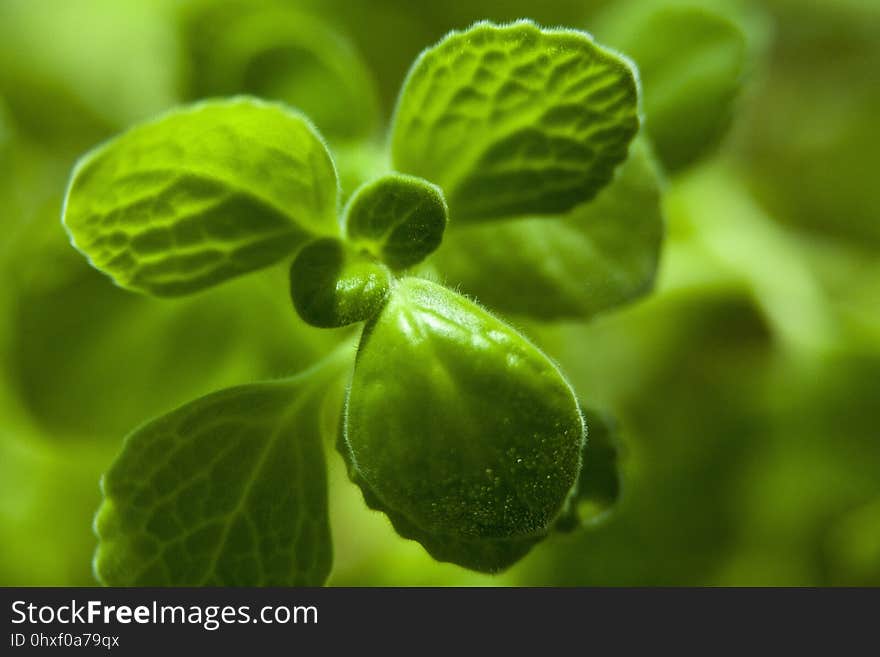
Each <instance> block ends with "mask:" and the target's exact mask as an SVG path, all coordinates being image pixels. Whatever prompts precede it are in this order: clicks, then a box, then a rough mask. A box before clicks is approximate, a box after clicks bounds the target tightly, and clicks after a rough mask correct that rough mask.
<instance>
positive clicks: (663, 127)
mask: <svg viewBox="0 0 880 657" xmlns="http://www.w3.org/2000/svg"><path fill="white" fill-rule="evenodd" d="M704 4H705V3H704ZM704 4H693V3H690V2H681V1H680V0H663V1H662V2H653V3H647V4H646V3H644V2H638V3H632V2H630V3H622V4H618V5H615V6H614V9H613V11H612V13H611V14H610V15H609V16H608V17H606V19H605V24H604V26H600V29H599V30H598V33H599V34H601V35H602V37H603V38H604V39H606V40H607V42H608V43H609V44H611V45H613V46H614V47H616V48H619V49H620V50H621V51H623V52H625V53H626V54H627V55H629V56H630V57H632V58H633V59H634V60H635V62H636V64H638V67H639V74H640V77H641V80H642V88H643V92H644V96H643V97H644V109H645V127H646V128H647V131H648V134H649V135H650V136H651V139H652V140H653V142H654V146H655V148H656V150H657V154H658V155H659V157H660V159H661V161H662V162H663V164H664V166H666V167H667V168H668V169H669V170H672V171H676V170H679V169H682V168H683V167H686V166H688V165H690V164H693V163H694V162H696V161H697V160H699V159H700V158H701V157H703V156H705V155H707V154H708V153H709V152H710V151H712V150H713V149H714V148H716V147H717V146H718V143H719V142H720V141H721V138H722V137H723V136H724V134H725V133H726V132H727V129H728V128H729V126H730V123H731V121H732V119H733V114H734V105H735V100H736V98H737V96H738V94H739V92H740V89H741V87H742V84H743V78H744V76H745V71H746V63H747V60H748V48H747V43H746V35H745V33H744V32H743V30H742V29H741V28H740V27H739V25H738V24H737V23H736V22H734V20H732V19H731V18H728V17H727V16H725V15H723V14H721V13H719V12H717V11H716V10H713V9H711V8H706V7H705V6H704Z"/></svg>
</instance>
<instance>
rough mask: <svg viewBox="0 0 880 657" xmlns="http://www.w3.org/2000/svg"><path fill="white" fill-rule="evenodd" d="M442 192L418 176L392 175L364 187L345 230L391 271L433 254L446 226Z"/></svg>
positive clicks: (352, 203) (348, 214)
mask: <svg viewBox="0 0 880 657" xmlns="http://www.w3.org/2000/svg"><path fill="white" fill-rule="evenodd" d="M446 215H447V209H446V200H445V199H444V198H443V192H442V190H441V189H440V188H439V187H437V186H436V185H432V184H431V183H429V182H428V181H426V180H422V179H421V178H416V177H414V176H405V175H401V174H390V175H386V176H382V177H381V178H378V179H376V180H373V181H372V182H370V183H367V184H366V185H364V186H363V187H361V188H360V189H359V190H357V192H355V195H354V196H353V197H352V199H351V201H350V202H349V205H348V208H347V209H346V213H345V234H346V237H347V238H348V239H349V240H351V241H352V242H353V243H354V244H355V245H357V246H358V247H360V248H364V249H366V250H367V251H369V252H370V253H373V254H374V255H375V256H376V257H377V258H379V259H380V260H382V262H384V263H385V264H387V265H388V266H389V267H391V268H392V269H406V268H408V267H412V266H413V265H415V264H418V263H419V262H421V261H422V260H424V259H425V258H426V257H427V256H428V255H430V254H431V253H432V252H433V251H434V250H435V249H436V248H437V247H438V246H439V245H440V241H441V240H442V239H443V231H444V230H445V229H446Z"/></svg>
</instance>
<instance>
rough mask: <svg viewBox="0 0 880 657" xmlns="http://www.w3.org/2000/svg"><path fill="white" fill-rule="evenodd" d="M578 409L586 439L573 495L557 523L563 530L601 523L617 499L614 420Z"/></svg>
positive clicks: (617, 448)
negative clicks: (583, 424) (581, 416)
mask: <svg viewBox="0 0 880 657" xmlns="http://www.w3.org/2000/svg"><path fill="white" fill-rule="evenodd" d="M581 412H582V413H583V414H584V419H585V420H586V423H587V440H586V442H585V443H584V450H583V456H582V463H583V465H582V466H581V472H580V475H579V476H578V482H577V484H576V486H575V488H574V494H573V495H572V497H571V498H570V499H569V501H568V507H567V509H566V511H565V512H564V513H563V515H562V516H560V518H559V521H558V522H557V523H556V529H557V530H558V531H563V532H567V531H572V530H574V529H578V528H582V527H591V526H595V525H596V524H598V523H600V522H602V521H603V520H604V519H606V518H607V517H608V515H609V514H610V512H611V509H612V508H613V507H614V505H615V504H617V500H618V499H619V498H620V472H619V469H618V457H619V453H620V447H619V445H618V441H617V436H616V427H615V424H614V421H613V419H612V418H608V417H604V416H603V415H602V414H600V413H598V412H596V411H591V410H588V409H585V408H583V407H582V408H581Z"/></svg>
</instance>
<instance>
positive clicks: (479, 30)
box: [391, 21, 639, 223]
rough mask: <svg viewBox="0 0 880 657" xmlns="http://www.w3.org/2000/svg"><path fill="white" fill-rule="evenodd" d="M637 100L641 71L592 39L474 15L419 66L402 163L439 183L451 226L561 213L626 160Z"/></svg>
mask: <svg viewBox="0 0 880 657" xmlns="http://www.w3.org/2000/svg"><path fill="white" fill-rule="evenodd" d="M637 106H638V85H637V82H636V75H635V72H634V71H633V69H632V67H631V66H630V64H629V63H628V62H627V61H626V60H625V59H623V58H622V57H620V56H618V55H616V54H613V53H612V52H610V51H608V50H606V49H604V48H602V47H600V46H599V45H597V44H596V43H595V42H594V41H593V39H592V37H590V35H588V34H586V33H584V32H577V31H574V30H561V29H556V30H545V29H541V28H539V27H538V26H536V25H535V24H533V23H531V22H529V21H518V22H516V23H512V24H510V25H504V26H499V25H494V24H492V23H477V24H476V25H474V26H473V27H471V28H470V29H468V30H466V31H464V32H452V33H450V34H449V35H448V36H447V37H445V38H444V39H443V40H442V41H441V42H440V43H439V44H438V45H436V46H434V47H433V48H429V49H428V50H426V51H425V52H424V53H422V55H421V56H420V57H419V58H418V59H417V60H416V62H415V64H414V65H413V67H412V69H411V70H410V72H409V75H408V76H407V79H406V82H405V83H404V86H403V89H402V91H401V94H400V99H399V102H398V106H397V111H396V115H395V119H394V125H393V127H392V141H391V150H392V158H393V164H394V167H395V168H396V169H397V170H399V171H403V172H406V173H411V174H415V175H418V176H421V177H422V178H426V179H428V180H430V181H431V182H434V183H437V184H438V185H440V186H441V187H442V188H443V191H444V192H445V194H446V199H447V201H448V202H449V208H450V216H451V217H452V220H453V222H456V221H457V222H462V223H464V222H470V221H475V220H483V219H495V218H503V217H510V216H517V215H524V214H538V213H540V214H544V213H562V212H566V211H568V210H570V209H572V208H573V207H575V206H576V205H579V204H580V203H583V202H585V201H588V200H589V199H591V198H593V197H594V196H595V195H596V194H597V193H598V191H599V190H600V189H601V188H602V187H603V186H604V185H605V184H606V183H607V182H608V181H609V180H611V177H612V174H613V173H614V168H615V167H616V166H617V165H618V164H620V163H621V162H623V160H625V159H626V153H627V148H628V146H629V142H630V140H631V139H632V138H633V136H635V134H636V132H637V131H638V126H639V117H638V110H637Z"/></svg>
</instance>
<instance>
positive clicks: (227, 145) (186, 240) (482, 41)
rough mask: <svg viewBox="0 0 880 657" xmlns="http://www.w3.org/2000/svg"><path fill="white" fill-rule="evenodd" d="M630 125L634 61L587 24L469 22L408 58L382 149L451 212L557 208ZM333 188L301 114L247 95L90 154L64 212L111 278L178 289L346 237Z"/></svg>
mask: <svg viewBox="0 0 880 657" xmlns="http://www.w3.org/2000/svg"><path fill="white" fill-rule="evenodd" d="M638 125H639V119H638V89H637V82H636V76H635V73H634V71H633V69H632V68H631V66H630V65H629V64H628V63H627V61H626V60H624V59H623V58H621V57H618V56H616V55H614V54H612V53H610V52H608V51H606V50H605V49H603V48H601V47H600V46H598V45H597V44H596V43H595V42H593V40H592V39H591V38H590V37H589V36H588V35H586V34H584V33H581V32H575V31H566V30H542V29H540V28H538V27H537V26H535V25H534V24H532V23H530V22H527V21H520V22H517V23H513V24H511V25H506V26H497V25H492V24H489V23H480V24H477V25H475V26H474V27H472V28H470V29H469V30H466V31H464V32H453V33H451V34H450V35H448V36H447V37H446V38H445V39H443V40H442V41H441V42H440V43H439V44H438V45H437V46H435V47H433V48H430V49H428V50H427V51H426V52H425V53H423V55H422V56H421V57H420V58H419V59H418V60H417V61H416V62H415V64H414V66H413V68H412V70H411V71H410V73H409V75H408V77H407V80H406V82H405V84H404V86H403V89H402V90H401V94H400V98H399V101H398V106H397V109H396V111H395V118H394V121H393V124H392V129H391V140H390V143H391V160H392V165H393V167H394V168H395V169H396V170H397V171H400V172H402V173H404V174H409V175H413V176H418V177H420V178H423V179H425V180H428V181H431V183H433V184H436V185H438V186H439V187H440V188H441V189H442V190H443V193H444V194H445V197H446V200H447V202H448V205H449V216H450V218H451V219H452V225H456V224H458V225H468V224H471V223H474V222H479V221H484V220H488V219H498V218H507V217H510V216H518V215H519V216H522V215H532V214H545V215H559V214H561V213H565V212H567V211H569V210H571V209H572V208H574V207H576V206H578V205H581V204H583V203H586V202H588V201H590V200H591V199H592V198H594V197H595V195H596V194H597V193H598V192H599V191H600V190H601V189H602V188H603V187H604V186H605V185H606V184H607V183H608V182H609V181H610V180H611V179H612V177H613V175H614V171H615V169H616V167H617V165H619V164H620V163H621V162H623V161H624V160H625V159H626V156H627V150H628V147H629V143H630V141H631V140H632V138H633V136H634V135H635V133H636V132H637V130H638ZM338 200H339V189H338V183H337V176H336V171H335V167H334V164H333V160H332V158H331V156H330V154H329V152H328V151H327V148H326V146H325V145H324V143H323V140H322V139H321V137H320V136H319V135H318V134H317V132H316V130H315V129H314V128H313V127H312V126H311V124H310V123H309V121H308V120H307V119H305V118H304V117H302V116H301V115H299V114H297V113H295V112H292V111H290V110H289V109H286V108H284V107H282V106H280V105H276V104H270V103H266V102H261V101H257V100H255V99H252V98H244V97H242V98H235V99H231V100H219V101H208V102H203V103H200V104H196V105H192V106H188V107H184V108H181V109H178V110H174V111H172V112H170V113H168V114H166V115H165V116H163V117H160V118H159V119H157V120H155V121H152V122H149V123H145V124H141V125H139V126H136V127H135V128H133V129H131V130H129V131H128V132H126V133H124V134H123V135H121V136H119V137H117V138H116V139H113V140H111V141H110V142H108V143H106V144H105V145H103V146H101V147H99V148H97V149H96V150H94V151H92V152H91V153H89V154H88V155H87V156H86V157H84V158H83V159H82V160H81V161H80V162H79V163H78V165H77V167H76V168H75V170H74V175H73V176H72V179H71V183H70V186H69V188H68V192H67V196H66V199H65V208H64V223H65V225H66V227H67V230H68V232H69V233H70V236H71V240H72V242H73V244H74V245H75V246H76V247H77V248H78V249H79V250H80V251H82V252H83V253H84V255H86V256H87V257H88V258H89V259H90V261H91V262H92V264H93V265H94V266H95V267H97V268H98V269H100V270H101V271H104V272H105V273H107V274H109V275H110V276H111V277H112V278H113V279H114V280H115V281H116V282H117V284H119V285H121V286H123V287H126V288H129V289H133V290H137V291H141V292H147V293H150V294H155V295H159V296H173V295H180V294H187V293H191V292H195V291H198V290H200V289H203V288H205V287H208V286H210V285H214V284H217V283H220V282H222V281H224V280H226V279H228V278H230V277H233V276H237V275H241V274H244V273H247V272H249V271H253V270H255V269H259V268H262V267H266V266H269V265H271V264H273V263H275V262H277V261H279V260H281V259H283V258H285V257H288V256H289V255H291V254H293V253H295V252H297V251H299V250H300V249H301V248H302V247H303V246H305V245H306V244H307V243H308V242H310V241H312V240H314V239H320V238H323V237H336V238H339V237H341V231H342V227H341V226H340V225H339V222H338V221H337V214H338Z"/></svg>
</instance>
